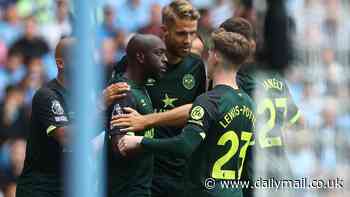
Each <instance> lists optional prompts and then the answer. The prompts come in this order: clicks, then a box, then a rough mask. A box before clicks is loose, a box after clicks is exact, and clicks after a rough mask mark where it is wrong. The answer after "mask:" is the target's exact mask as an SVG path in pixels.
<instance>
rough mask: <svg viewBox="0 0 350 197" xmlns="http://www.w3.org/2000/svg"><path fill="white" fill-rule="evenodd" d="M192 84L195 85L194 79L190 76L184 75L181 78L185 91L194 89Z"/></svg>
mask: <svg viewBox="0 0 350 197" xmlns="http://www.w3.org/2000/svg"><path fill="white" fill-rule="evenodd" d="M194 84H195V79H194V77H193V75H191V74H186V75H184V77H183V78H182V85H183V86H184V87H185V88H186V89H187V90H191V89H192V88H194Z"/></svg>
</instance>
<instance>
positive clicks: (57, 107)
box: [51, 100, 64, 116]
mask: <svg viewBox="0 0 350 197" xmlns="http://www.w3.org/2000/svg"><path fill="white" fill-rule="evenodd" d="M51 111H52V113H53V114H55V115H59V116H60V115H63V114H64V110H63V107H62V106H61V103H60V102H59V101H58V100H53V101H52V105H51Z"/></svg>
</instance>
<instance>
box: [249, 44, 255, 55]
mask: <svg viewBox="0 0 350 197" xmlns="http://www.w3.org/2000/svg"><path fill="white" fill-rule="evenodd" d="M250 49H251V50H250V52H251V54H252V55H254V54H255V51H256V42H255V41H254V40H252V41H250Z"/></svg>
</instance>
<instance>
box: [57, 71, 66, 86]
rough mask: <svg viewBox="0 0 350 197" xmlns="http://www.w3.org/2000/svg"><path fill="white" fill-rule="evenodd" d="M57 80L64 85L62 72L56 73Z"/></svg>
mask: <svg viewBox="0 0 350 197" xmlns="http://www.w3.org/2000/svg"><path fill="white" fill-rule="evenodd" d="M56 80H57V82H58V83H59V84H60V85H61V86H62V87H64V88H65V87H66V83H65V81H64V76H63V74H58V75H57V77H56Z"/></svg>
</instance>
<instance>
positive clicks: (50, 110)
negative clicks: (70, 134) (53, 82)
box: [33, 91, 69, 135]
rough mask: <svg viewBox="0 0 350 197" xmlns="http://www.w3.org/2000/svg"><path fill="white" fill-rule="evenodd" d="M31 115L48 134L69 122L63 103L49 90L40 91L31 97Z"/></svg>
mask: <svg viewBox="0 0 350 197" xmlns="http://www.w3.org/2000/svg"><path fill="white" fill-rule="evenodd" d="M33 116H36V118H37V120H38V121H39V123H40V124H41V125H42V126H43V127H44V128H45V130H46V134H47V135H50V134H51V133H52V132H53V131H54V130H55V129H56V128H60V127H64V126H67V125H68V124H69V117H68V115H67V113H66V110H65V108H64V103H62V101H61V100H60V99H59V98H58V96H57V95H55V94H54V93H53V92H51V91H40V92H38V93H37V94H36V95H35V97H34V98H33Z"/></svg>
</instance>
